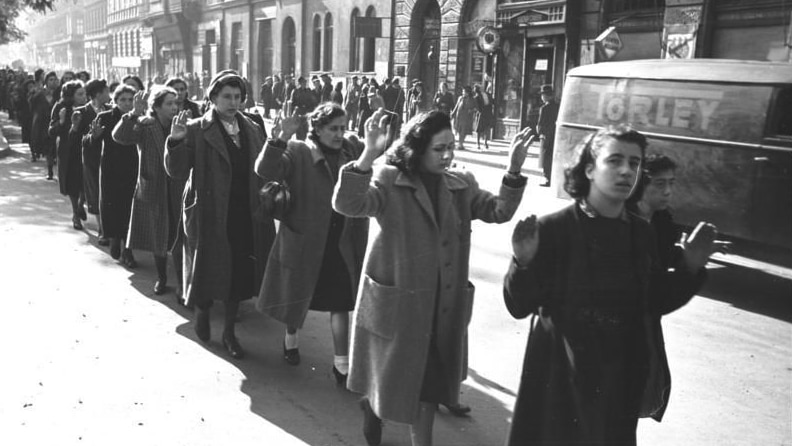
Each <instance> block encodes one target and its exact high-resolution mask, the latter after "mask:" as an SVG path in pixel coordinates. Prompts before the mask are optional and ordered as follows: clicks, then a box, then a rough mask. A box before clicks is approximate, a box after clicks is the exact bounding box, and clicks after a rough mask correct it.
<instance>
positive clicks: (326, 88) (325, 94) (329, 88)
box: [320, 73, 333, 103]
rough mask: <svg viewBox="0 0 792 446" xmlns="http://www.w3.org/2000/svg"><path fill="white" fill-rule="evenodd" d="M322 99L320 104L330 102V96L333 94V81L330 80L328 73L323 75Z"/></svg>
mask: <svg viewBox="0 0 792 446" xmlns="http://www.w3.org/2000/svg"><path fill="white" fill-rule="evenodd" d="M321 78H322V82H324V84H323V85H322V99H321V101H320V103H322V102H327V101H329V100H330V96H331V95H332V94H333V79H331V78H330V75H329V74H327V73H322V76H321Z"/></svg>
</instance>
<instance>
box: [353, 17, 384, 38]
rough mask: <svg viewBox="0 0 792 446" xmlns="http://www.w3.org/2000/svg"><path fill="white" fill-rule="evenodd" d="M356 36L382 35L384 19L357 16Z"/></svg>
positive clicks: (370, 36)
mask: <svg viewBox="0 0 792 446" xmlns="http://www.w3.org/2000/svg"><path fill="white" fill-rule="evenodd" d="M355 37H364V38H372V37H374V38H376V37H382V19H380V18H379V17H355Z"/></svg>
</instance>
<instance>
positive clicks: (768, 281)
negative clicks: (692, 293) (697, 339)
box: [699, 265, 792, 322]
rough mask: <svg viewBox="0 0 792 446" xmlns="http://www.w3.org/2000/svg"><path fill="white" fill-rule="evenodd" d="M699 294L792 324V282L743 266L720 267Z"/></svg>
mask: <svg viewBox="0 0 792 446" xmlns="http://www.w3.org/2000/svg"><path fill="white" fill-rule="evenodd" d="M708 274H709V277H708V278H707V282H706V283H705V284H704V287H703V288H702V290H701V291H700V292H699V295H700V296H702V297H706V298H709V299H713V300H717V301H720V302H724V303H728V304H731V305H733V306H735V307H737V308H740V309H743V310H746V311H750V312H752V313H757V314H761V315H764V316H768V317H771V318H774V319H779V320H782V321H784V322H792V280H788V279H784V278H782V277H778V276H775V275H772V274H767V273H764V272H762V271H759V270H757V269H752V268H746V267H742V266H736V265H729V266H719V267H716V268H713V269H710V270H709V271H708Z"/></svg>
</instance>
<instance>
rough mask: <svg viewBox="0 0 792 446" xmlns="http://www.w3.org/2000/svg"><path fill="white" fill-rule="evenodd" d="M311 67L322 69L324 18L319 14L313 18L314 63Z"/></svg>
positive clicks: (317, 69) (315, 69)
mask: <svg viewBox="0 0 792 446" xmlns="http://www.w3.org/2000/svg"><path fill="white" fill-rule="evenodd" d="M311 69H312V70H314V71H319V70H321V69H322V18H321V17H320V16H319V15H318V14H317V15H315V16H314V20H313V63H312V64H311Z"/></svg>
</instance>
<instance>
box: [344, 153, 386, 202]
mask: <svg viewBox="0 0 792 446" xmlns="http://www.w3.org/2000/svg"><path fill="white" fill-rule="evenodd" d="M364 153H365V152H364ZM355 163H356V162H351V163H348V164H346V165H344V166H342V167H341V174H340V175H339V176H338V183H336V186H335V191H334V193H333V209H335V210H336V212H338V213H339V214H343V215H346V216H347V217H377V216H379V215H381V214H382V212H383V211H384V209H385V206H386V203H387V198H388V193H387V187H386V186H385V185H384V184H383V182H382V181H381V180H379V179H374V180H373V181H372V175H373V171H372V170H368V171H363V170H360V169H357V168H356V167H355Z"/></svg>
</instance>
